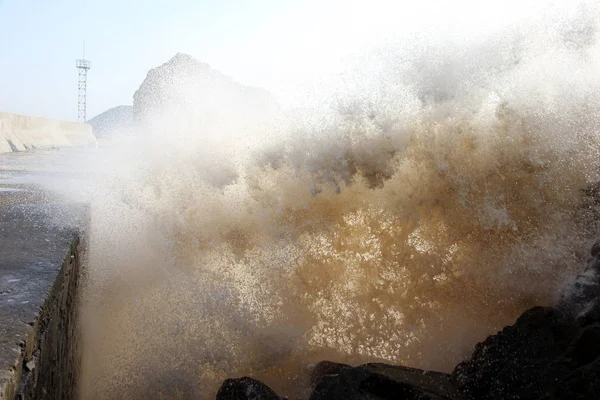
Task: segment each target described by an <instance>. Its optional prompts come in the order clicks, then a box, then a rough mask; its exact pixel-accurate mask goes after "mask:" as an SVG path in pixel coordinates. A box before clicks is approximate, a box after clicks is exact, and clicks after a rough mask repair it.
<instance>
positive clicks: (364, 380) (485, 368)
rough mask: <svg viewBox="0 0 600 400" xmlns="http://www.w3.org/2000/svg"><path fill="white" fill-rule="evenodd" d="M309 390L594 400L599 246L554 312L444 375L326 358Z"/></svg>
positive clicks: (599, 378) (359, 397)
mask: <svg viewBox="0 0 600 400" xmlns="http://www.w3.org/2000/svg"><path fill="white" fill-rule="evenodd" d="M242 379H249V378H242ZM229 381H230V380H228V381H226V382H225V384H224V386H226V385H231V384H228V383H227V382H229ZM254 382H256V381H254ZM263 386H264V385H263ZM311 386H312V394H311V396H310V400H325V399H348V400H363V399H364V400H376V399H377V400H383V399H390V400H391V399H398V400H403V399H404V400H425V399H431V400H440V399H448V400H450V399H452V400H509V399H523V400H525V399H531V400H572V399H574V400H598V399H600V243H596V244H595V245H594V246H593V247H592V251H591V257H590V259H589V260H588V266H587V268H586V269H585V271H584V272H583V273H582V274H581V275H579V276H577V277H576V278H575V279H573V281H572V282H570V283H569V284H568V285H566V287H565V289H564V291H563V293H562V296H561V298H560V300H559V301H558V302H557V304H556V305H555V306H554V307H534V308H531V309H529V310H527V311H525V312H524V313H523V314H522V315H521V316H520V317H519V318H518V319H517V321H516V323H515V324H514V325H512V326H507V327H505V328H504V329H503V330H502V331H500V332H498V333H497V334H496V335H493V336H489V337H488V338H487V339H486V340H485V341H483V342H481V343H479V344H477V346H476V347H475V351H474V352H473V355H472V356H471V358H470V359H468V360H466V361H464V362H462V363H460V364H459V365H458V366H457V367H456V368H455V370H454V371H453V372H452V374H450V375H448V374H444V373H441V372H432V371H423V370H419V369H414V368H407V367H402V366H393V365H386V364H365V365H360V366H358V367H351V366H348V365H345V364H338V363H333V362H329V361H324V362H321V363H319V364H317V366H315V368H314V369H313V372H312V377H311ZM221 390H223V388H221ZM239 390H240V393H241V392H243V390H242V389H239ZM244 390H246V389H244ZM261 390H264V391H265V393H268V395H269V396H275V397H266V396H267V395H265V397H248V396H246V397H217V398H219V399H229V398H231V399H233V398H236V399H237V398H240V399H250V398H252V399H254V398H265V399H271V398H277V395H275V393H274V392H272V391H271V390H270V389H268V388H266V386H264V388H262V389H261ZM219 393H221V391H219ZM244 393H246V392H244Z"/></svg>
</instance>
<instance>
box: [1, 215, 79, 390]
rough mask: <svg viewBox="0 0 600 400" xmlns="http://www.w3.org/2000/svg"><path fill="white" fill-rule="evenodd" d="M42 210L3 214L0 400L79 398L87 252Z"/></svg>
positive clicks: (75, 236) (71, 233)
mask: <svg viewBox="0 0 600 400" xmlns="http://www.w3.org/2000/svg"><path fill="white" fill-rule="evenodd" d="M40 210H42V209H40V208H39V207H35V206H28V207H25V206H21V207H8V208H4V209H0V242H2V243H3V245H4V246H3V247H2V248H0V400H9V399H10V400H14V399H19V400H25V399H65V400H69V399H75V398H77V389H78V385H77V384H78V373H79V370H80V355H81V352H80V343H81V341H80V334H79V332H80V331H79V323H78V304H79V299H78V296H79V286H80V285H79V283H80V274H81V272H82V266H81V263H82V260H81V257H82V256H81V255H82V254H83V247H84V245H83V244H81V243H80V241H79V233H78V232H76V231H74V230H73V229H70V228H69V229H67V228H58V227H55V226H53V225H52V224H50V223H48V222H47V221H45V220H44V219H43V218H42V216H41V215H43V214H40V213H41V212H42V211H40ZM44 212H46V210H44Z"/></svg>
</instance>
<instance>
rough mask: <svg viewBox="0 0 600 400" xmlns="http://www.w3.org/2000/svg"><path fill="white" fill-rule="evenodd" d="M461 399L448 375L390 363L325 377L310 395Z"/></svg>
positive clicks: (318, 399) (315, 399)
mask: <svg viewBox="0 0 600 400" xmlns="http://www.w3.org/2000/svg"><path fill="white" fill-rule="evenodd" d="M458 398H460V396H459V394H458V392H457V391H456V389H455V388H454V387H453V386H452V384H451V382H450V376H449V375H448V374H444V373H441V372H431V371H423V370H420V369H415V368H408V367H401V366H393V365H387V364H365V365H361V366H358V367H350V368H342V369H341V370H340V371H339V373H338V374H336V375H325V376H323V377H322V378H321V380H320V381H319V382H318V384H317V385H316V387H315V389H314V390H313V392H312V394H311V396H310V400H324V399H340V400H341V399H348V400H359V399H406V400H425V399H431V400H441V399H458Z"/></svg>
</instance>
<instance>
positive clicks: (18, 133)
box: [0, 113, 96, 153]
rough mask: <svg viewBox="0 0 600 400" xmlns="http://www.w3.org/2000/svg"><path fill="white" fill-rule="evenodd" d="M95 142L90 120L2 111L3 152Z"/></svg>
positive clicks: (0, 140)
mask: <svg viewBox="0 0 600 400" xmlns="http://www.w3.org/2000/svg"><path fill="white" fill-rule="evenodd" d="M95 143H96V138H95V137H94V135H93V134H92V127H91V126H90V125H88V124H80V123H77V122H70V121H58V120H54V119H47V118H39V117H28V116H25V115H18V114H9V113H0V153H6V152H11V151H26V150H34V149H48V148H54V147H69V146H84V145H90V144H95Z"/></svg>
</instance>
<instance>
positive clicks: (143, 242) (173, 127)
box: [82, 7, 600, 399]
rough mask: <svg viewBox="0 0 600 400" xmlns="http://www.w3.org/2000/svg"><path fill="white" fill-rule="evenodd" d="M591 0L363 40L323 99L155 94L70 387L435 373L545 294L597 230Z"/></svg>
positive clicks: (100, 188) (102, 207)
mask: <svg viewBox="0 0 600 400" xmlns="http://www.w3.org/2000/svg"><path fill="white" fill-rule="evenodd" d="M582 10H584V11H585V12H575V13H573V14H572V15H569V16H568V18H567V17H566V16H561V17H560V18H558V17H555V16H545V17H544V18H545V19H544V18H541V17H540V20H539V21H537V22H535V23H531V24H530V25H527V26H521V25H519V26H513V27H510V28H507V29H506V30H505V31H503V32H501V34H498V33H496V34H494V35H492V36H491V37H485V38H478V39H477V40H474V39H471V40H469V41H465V42H464V43H462V42H461V43H460V44H457V43H453V42H451V41H443V40H442V41H441V42H440V41H439V39H438V40H437V41H432V40H427V39H423V38H421V39H415V42H411V43H407V44H405V45H403V47H402V46H401V47H398V48H395V47H393V48H389V49H386V51H378V52H377V53H376V54H375V53H373V54H370V56H369V57H368V58H367V60H368V63H369V65H370V66H373V65H375V66H376V67H375V68H371V67H369V68H365V69H362V68H361V66H360V65H359V66H358V67H356V68H354V69H351V70H349V72H348V73H347V74H346V75H344V76H342V77H341V78H340V82H343V83H344V85H340V87H338V88H337V90H336V91H335V92H334V93H332V94H331V96H330V97H329V98H330V99H332V100H331V101H330V102H329V103H328V104H327V106H326V107H325V109H321V108H312V109H304V110H295V111H293V112H282V114H281V115H271V116H269V118H267V119H265V120H261V121H256V120H254V119H253V120H251V121H250V120H248V118H247V115H246V114H245V115H244V117H243V118H242V117H240V116H239V115H237V114H236V108H235V107H233V108H232V109H230V110H226V111H227V112H226V113H224V116H221V117H219V118H213V119H207V118H205V117H204V116H202V117H198V115H195V114H194V111H193V107H192V108H191V109H190V108H189V107H188V108H185V109H184V110H181V109H178V107H180V105H179V103H177V102H174V103H173V104H171V105H164V108H163V109H160V110H155V111H154V113H155V114H154V115H153V116H152V118H151V119H149V120H146V121H141V122H140V124H139V125H138V135H139V136H138V139H137V140H135V141H133V142H132V144H133V146H132V147H127V148H125V149H120V150H118V151H116V155H114V157H113V159H112V160H113V162H114V163H115V164H116V165H118V168H114V170H113V171H112V172H111V173H107V174H104V175H103V176H102V179H99V181H98V182H97V185H96V186H95V188H94V196H93V199H92V202H91V224H90V232H89V237H88V239H87V245H88V254H87V271H88V280H87V283H86V301H85V302H84V310H83V313H82V314H83V327H84V346H85V352H84V368H83V385H82V397H83V398H94V399H101V398H125V397H127V398H192V397H193V396H198V397H201V396H205V397H207V398H210V397H211V396H214V393H215V391H216V389H217V388H218V386H219V384H220V382H221V381H222V380H223V379H225V378H227V377H231V376H239V375H250V374H252V375H253V376H254V377H257V378H260V379H262V380H264V381H265V382H266V383H267V384H269V385H270V386H271V387H273V388H274V389H275V390H277V392H278V393H281V394H284V395H288V396H302V395H303V394H305V393H306V390H307V375H306V369H307V368H308V366H309V365H310V364H311V363H314V362H316V361H320V360H322V359H329V360H333V361H341V362H346V363H352V364H356V363H361V362H366V361H384V362H390V363H398V364H405V365H409V366H414V367H421V368H431V369H439V370H446V371H448V370H451V369H452V367H453V366H454V365H455V364H456V363H457V362H458V361H460V360H461V359H463V358H464V357H467V356H468V355H469V354H470V352H471V349H472V347H473V345H474V344H475V343H476V342H477V341H479V340H482V339H483V338H485V336H486V335H488V334H491V333H494V332H495V331H497V330H498V329H501V328H502V327H503V326H504V325H506V324H509V323H511V322H513V321H514V319H515V318H516V317H517V316H518V315H519V314H520V313H521V312H522V311H523V310H525V309H526V308H527V307H530V306H533V305H538V304H550V303H551V302H552V301H553V300H554V299H555V297H556V295H557V292H558V290H559V289H560V287H561V286H562V285H563V284H564V283H565V282H566V281H567V280H568V279H569V278H571V277H572V276H573V275H574V274H576V273H577V272H579V271H580V270H581V268H582V266H583V264H582V261H583V260H584V259H585V254H586V251H587V249H588V248H589V245H590V243H591V241H592V240H593V239H594V238H595V237H596V236H597V226H596V223H595V221H596V217H595V216H596V213H597V210H596V209H595V207H597V205H596V202H595V201H594V199H592V198H590V196H589V193H590V192H589V191H586V189H587V188H589V187H590V185H593V184H594V183H595V182H597V181H598V179H599V177H598V171H599V167H600V157H599V155H600V153H599V150H600V143H599V138H600V136H599V135H598V132H599V131H598V128H599V122H600V121H599V118H598V115H600V79H599V78H598V76H597V71H598V68H599V67H600V62H599V61H600V51H599V50H600V47H599V46H598V42H597V41H598V34H597V27H598V22H599V17H600V15H599V14H598V9H597V7H596V8H593V7H592V8H583V9H582ZM382 54H383V55H382ZM365 71H367V72H365ZM167 83H168V82H167ZM173 84H174V85H175V83H173ZM346 84H347V85H346ZM215 90H218V86H216V89H215ZM197 95H201V94H195V96H197ZM190 110H192V111H190Z"/></svg>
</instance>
